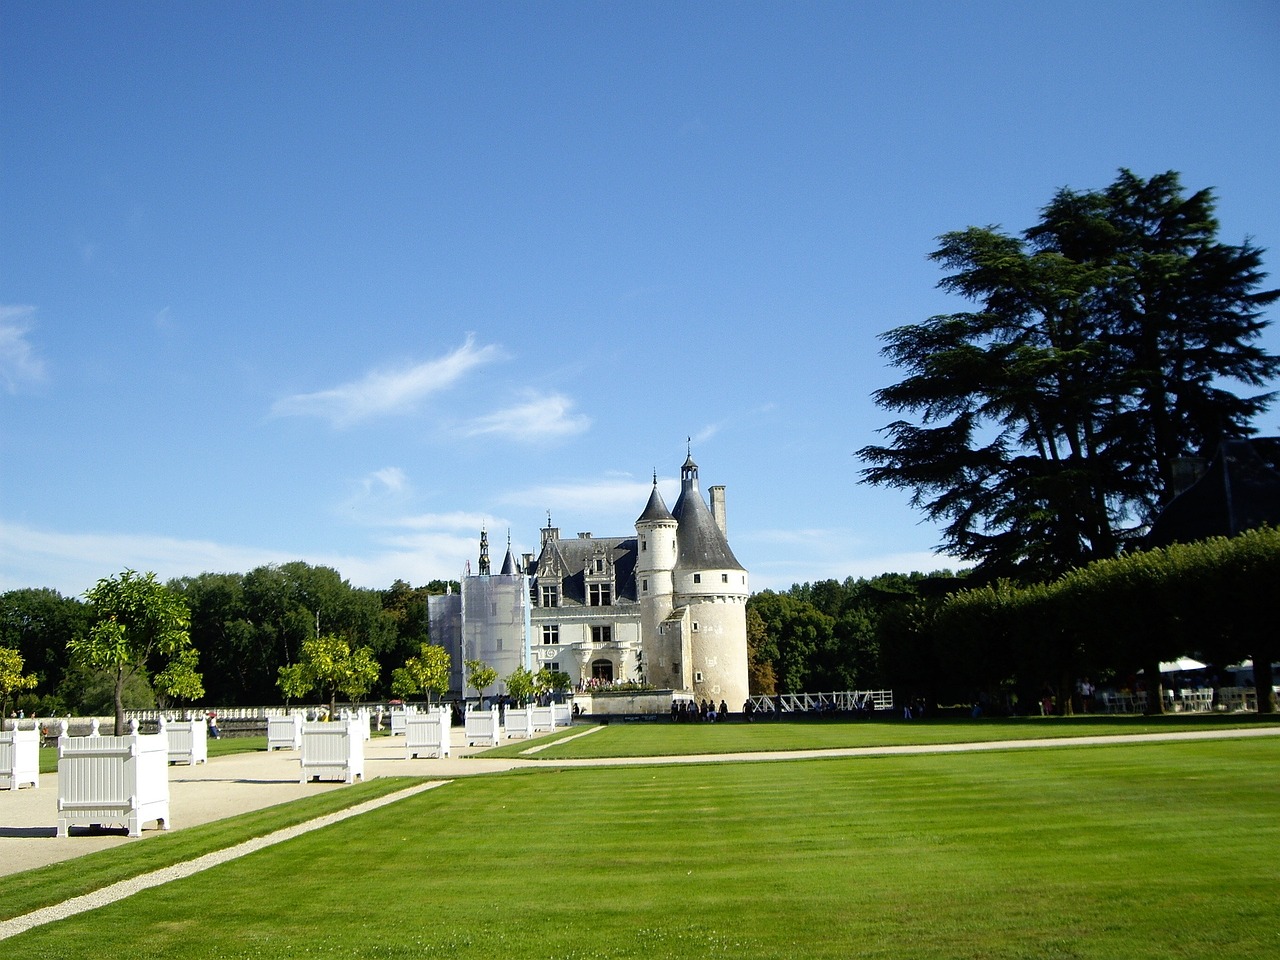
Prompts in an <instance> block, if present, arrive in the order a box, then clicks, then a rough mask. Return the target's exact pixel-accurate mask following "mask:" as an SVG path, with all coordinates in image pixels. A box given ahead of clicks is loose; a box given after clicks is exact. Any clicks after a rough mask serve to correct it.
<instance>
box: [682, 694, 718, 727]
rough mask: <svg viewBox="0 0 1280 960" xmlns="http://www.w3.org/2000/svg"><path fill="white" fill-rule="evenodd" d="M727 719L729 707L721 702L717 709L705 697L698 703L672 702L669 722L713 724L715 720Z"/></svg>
mask: <svg viewBox="0 0 1280 960" xmlns="http://www.w3.org/2000/svg"><path fill="white" fill-rule="evenodd" d="M728 719H729V705H728V704H727V703H725V702H724V701H723V700H721V701H720V706H719V707H718V708H717V707H716V703H715V701H714V700H707V699H706V698H705V697H704V698H703V699H702V701H701V702H700V703H695V702H694V701H692V700H672V701H671V720H672V722H673V723H694V722H699V723H715V722H716V721H717V720H728Z"/></svg>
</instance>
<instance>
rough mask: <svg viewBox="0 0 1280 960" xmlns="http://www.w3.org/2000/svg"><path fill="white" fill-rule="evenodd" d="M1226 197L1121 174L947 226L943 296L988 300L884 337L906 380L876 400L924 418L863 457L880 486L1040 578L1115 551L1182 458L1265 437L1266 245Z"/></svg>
mask: <svg viewBox="0 0 1280 960" xmlns="http://www.w3.org/2000/svg"><path fill="white" fill-rule="evenodd" d="M1213 207H1214V201H1213V195H1212V193H1211V192H1210V191H1208V190H1202V191H1200V192H1198V193H1195V194H1193V195H1192V196H1190V197H1185V196H1184V195H1183V192H1182V187H1181V184H1180V183H1179V180H1178V176H1177V174H1175V173H1167V174H1163V175H1161V176H1158V177H1153V178H1152V179H1151V180H1142V179H1141V178H1139V177H1136V176H1134V175H1133V174H1132V173H1130V172H1129V171H1121V173H1120V175H1119V177H1118V178H1117V180H1116V181H1115V183H1113V184H1112V185H1111V186H1110V187H1109V188H1107V189H1106V190H1102V191H1089V192H1085V193H1078V192H1075V191H1072V190H1062V191H1059V193H1058V194H1057V195H1056V196H1055V197H1054V199H1053V200H1052V201H1051V202H1050V203H1049V204H1048V205H1047V206H1046V207H1045V208H1044V210H1043V211H1042V212H1041V219H1040V222H1039V223H1038V224H1037V225H1036V226H1034V227H1032V228H1031V229H1029V230H1027V231H1025V232H1024V233H1023V235H1022V237H1020V238H1018V237H1012V236H1009V235H1008V234H1005V233H1002V232H1001V231H1000V230H999V229H997V228H994V227H970V228H969V229H967V230H962V231H957V232H953V233H948V234H944V235H943V236H942V238H941V246H940V247H939V249H938V250H936V251H935V252H934V253H933V254H932V255H931V257H932V259H934V260H935V261H937V262H939V263H941V264H942V265H943V266H944V267H946V268H948V269H949V270H951V271H952V272H951V274H950V275H948V276H947V277H946V278H944V279H943V280H942V282H941V284H940V286H941V287H942V288H943V289H945V290H948V291H950V292H952V293H956V294H958V295H960V296H962V297H964V298H966V299H968V300H970V301H972V302H974V303H975V304H976V305H977V309H976V310H974V311H972V312H964V313H953V314H946V315H942V316H935V317H931V318H930V319H929V320H927V321H925V322H924V323H921V324H914V325H909V326H904V327H899V328H897V329H895V330H891V331H889V332H888V333H886V334H884V337H883V339H884V340H885V342H886V346H885V348H884V350H883V353H884V354H885V356H887V357H888V358H889V361H890V363H891V364H892V365H894V366H895V367H899V368H901V369H903V370H905V371H906V373H907V375H906V376H905V377H904V379H903V380H901V381H900V382H899V383H897V384H895V385H893V386H889V387H885V388H883V389H880V390H877V391H876V392H875V394H874V397H875V400H876V403H877V404H878V405H879V406H881V407H882V408H884V409H886V410H891V411H898V412H902V413H905V414H907V415H911V416H915V417H917V418H918V422H912V421H910V420H907V419H899V420H895V421H894V422H892V423H890V424H889V425H888V426H886V427H885V428H884V430H883V432H884V433H886V434H887V435H888V436H889V439H890V442H889V444H887V445H870V446H866V447H864V448H862V449H861V450H860V451H859V455H860V456H861V457H862V458H863V459H864V460H865V461H867V462H868V463H870V464H871V465H870V466H869V467H867V468H865V469H864V470H863V471H862V475H863V482H866V483H873V484H879V485H883V486H890V487H896V488H901V489H905V490H909V491H911V492H912V501H911V502H912V504H913V505H914V506H917V507H921V508H923V510H924V511H925V514H926V515H927V516H928V518H929V519H930V520H933V521H937V522H940V523H942V524H944V527H943V540H942V543H941V547H942V548H943V549H944V550H946V551H947V552H949V553H951V554H953V555H955V556H957V557H959V558H961V559H963V560H966V561H974V562H977V564H978V565H979V569H980V571H982V572H983V573H984V574H986V575H988V576H989V577H992V578H994V577H998V576H1011V577H1016V578H1018V579H1021V580H1023V581H1028V582H1029V581H1032V580H1036V579H1044V578H1049V577H1052V576H1055V575H1057V574H1060V573H1062V572H1064V571H1065V570H1067V569H1070V568H1071V567H1073V566H1078V565H1081V564H1084V563H1087V562H1089V561H1091V560H1094V559H1099V558H1103V557H1110V556H1114V555H1115V554H1116V553H1117V551H1118V550H1119V548H1120V547H1121V546H1122V545H1123V544H1124V543H1126V542H1128V541H1129V540H1131V539H1133V538H1134V537H1135V536H1136V535H1137V534H1138V533H1139V532H1140V531H1141V530H1142V529H1143V528H1144V526H1145V524H1146V523H1148V522H1149V521H1150V519H1151V518H1152V517H1153V516H1154V514H1155V513H1156V511H1157V510H1158V509H1159V507H1160V506H1161V504H1162V503H1164V502H1166V501H1167V500H1168V499H1169V497H1170V496H1171V495H1172V490H1173V487H1172V483H1173V474H1174V464H1175V463H1176V462H1177V461H1178V460H1179V459H1180V458H1183V457H1187V456H1203V455H1206V454H1207V453H1211V452H1212V450H1213V449H1214V448H1215V447H1216V445H1217V444H1218V443H1219V442H1220V441H1221V440H1223V439H1226V438H1231V437H1242V436H1247V435H1248V434H1249V433H1251V432H1252V428H1251V426H1250V421H1251V419H1252V418H1253V417H1254V416H1256V415H1257V414H1258V413H1260V412H1261V411H1263V410H1265V409H1266V407H1267V405H1268V404H1269V403H1270V401H1271V399H1272V394H1259V395H1256V396H1251V397H1241V396H1237V395H1236V394H1234V393H1232V392H1231V391H1230V390H1229V389H1228V387H1229V386H1230V385H1231V384H1233V383H1234V384H1243V385H1245V386H1248V387H1257V386H1260V385H1262V384H1264V383H1266V382H1267V381H1269V380H1270V379H1271V378H1272V377H1274V376H1275V374H1276V373H1277V372H1278V371H1280V358H1277V357H1275V356H1273V355H1271V354H1269V353H1267V352H1266V351H1265V350H1263V349H1262V348H1261V347H1260V346H1259V345H1258V342H1257V341H1258V338H1259V336H1260V334H1261V333H1262V331H1263V330H1264V329H1265V327H1266V321H1265V320H1263V319H1262V316H1261V312H1262V310H1263V309H1264V308H1265V307H1266V306H1267V305H1269V304H1271V303H1274V302H1275V301H1276V300H1277V299H1280V291H1275V290H1272V291H1260V290H1259V289H1258V287H1259V285H1260V284H1261V282H1262V280H1263V279H1264V278H1265V274H1264V273H1263V272H1262V269H1261V264H1262V260H1261V256H1262V251H1260V250H1259V249H1257V248H1256V247H1253V246H1252V245H1251V244H1249V243H1248V242H1246V243H1244V244H1242V245H1240V246H1231V245H1228V244H1223V243H1220V242H1218V241H1217V240H1216V239H1215V236H1216V234H1217V230H1218V224H1217V221H1216V220H1215V219H1214V216H1213Z"/></svg>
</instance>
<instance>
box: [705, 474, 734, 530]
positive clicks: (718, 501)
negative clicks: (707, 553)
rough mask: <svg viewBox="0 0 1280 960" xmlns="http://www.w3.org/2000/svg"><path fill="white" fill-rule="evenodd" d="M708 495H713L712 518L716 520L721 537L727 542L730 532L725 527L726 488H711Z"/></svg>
mask: <svg viewBox="0 0 1280 960" xmlns="http://www.w3.org/2000/svg"><path fill="white" fill-rule="evenodd" d="M707 493H709V494H711V516H713V517H714V518H715V521H716V526H717V527H719V528H720V533H721V535H722V536H724V538H725V539H726V540H727V539H728V538H729V532H728V530H727V529H726V527H725V513H724V486H723V485H721V486H715V487H710V488H708V489H707Z"/></svg>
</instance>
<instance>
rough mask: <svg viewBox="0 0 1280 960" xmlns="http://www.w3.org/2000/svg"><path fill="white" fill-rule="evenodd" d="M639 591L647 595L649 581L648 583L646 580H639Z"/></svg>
mask: <svg viewBox="0 0 1280 960" xmlns="http://www.w3.org/2000/svg"><path fill="white" fill-rule="evenodd" d="M640 589H641V591H643V592H644V593H648V592H649V581H648V580H641V581H640Z"/></svg>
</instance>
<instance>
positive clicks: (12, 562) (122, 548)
mask: <svg viewBox="0 0 1280 960" xmlns="http://www.w3.org/2000/svg"><path fill="white" fill-rule="evenodd" d="M0 557H4V560H3V562H0V589H4V590H14V589H19V588H22V587H51V588H53V589H55V590H58V591H59V592H61V593H63V594H66V595H68V596H76V595H78V594H80V593H83V592H84V591H85V590H87V589H89V588H90V587H92V586H93V585H94V584H95V583H97V582H98V580H99V579H101V578H102V577H110V576H113V575H115V574H117V573H119V572H120V571H121V570H124V569H125V568H129V569H133V570H146V571H154V572H155V574H156V575H157V576H158V577H159V578H160V579H161V580H168V579H171V578H173V577H184V576H192V575H195V574H199V573H205V572H218V573H226V572H241V573H242V572H247V571H249V570H252V569H253V568H254V567H258V566H262V565H263V564H267V563H286V562H288V561H290V560H297V559H298V557H296V556H291V555H287V554H284V553H281V552H279V551H275V550H265V549H259V548H255V547H244V546H233V545H228V544H221V543H214V542H212V541H208V540H182V539H179V538H176V537H163V536H148V535H145V534H118V533H84V532H78V533H63V532H58V531H51V530H40V529H36V528H34V527H28V526H25V525H22V524H15V523H9V522H7V521H4V520H0Z"/></svg>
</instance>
